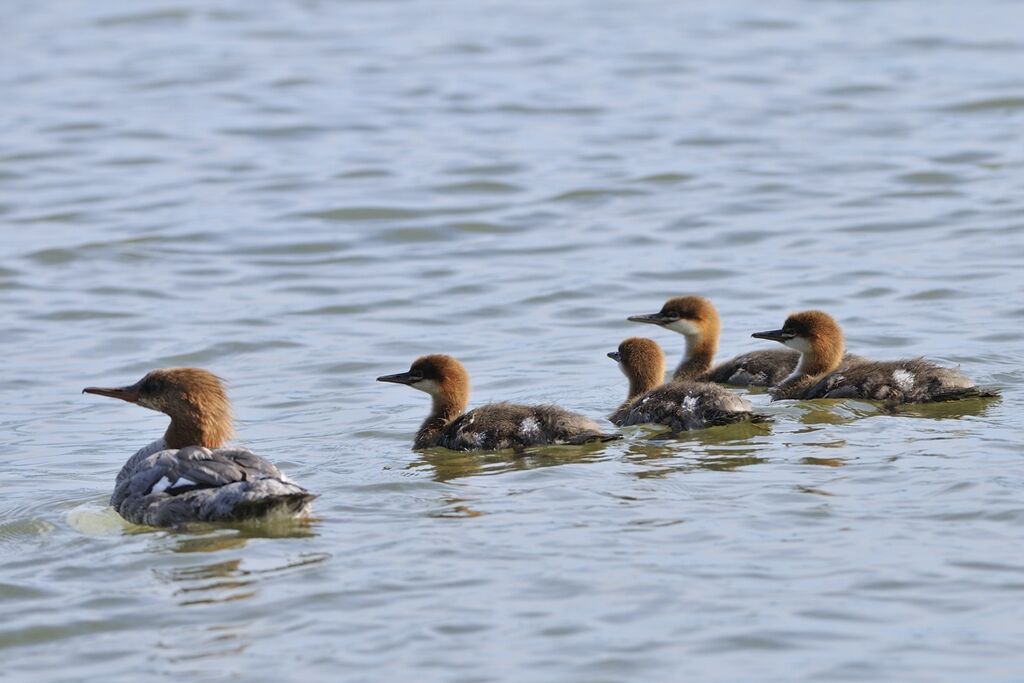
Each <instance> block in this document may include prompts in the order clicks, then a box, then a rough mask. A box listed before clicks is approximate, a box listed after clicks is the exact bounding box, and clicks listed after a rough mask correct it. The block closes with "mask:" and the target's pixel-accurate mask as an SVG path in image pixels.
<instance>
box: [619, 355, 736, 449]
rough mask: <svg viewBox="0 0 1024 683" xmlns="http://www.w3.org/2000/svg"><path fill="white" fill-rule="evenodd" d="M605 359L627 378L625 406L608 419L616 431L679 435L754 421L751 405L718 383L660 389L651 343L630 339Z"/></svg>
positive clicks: (660, 369) (660, 363)
mask: <svg viewBox="0 0 1024 683" xmlns="http://www.w3.org/2000/svg"><path fill="white" fill-rule="evenodd" d="M608 357H609V358H611V359H612V360H614V361H616V362H617V363H618V364H619V369H620V370H622V374H624V375H625V376H626V378H627V379H629V394H628V395H627V397H626V400H625V402H624V403H623V404H622V405H621V406H619V408H618V409H617V410H616V411H615V412H614V413H612V415H611V417H609V418H608V419H609V420H611V421H612V423H613V424H615V425H618V426H619V427H625V426H628V425H638V424H650V423H654V424H661V425H665V426H667V427H671V428H672V430H673V431H677V432H678V431H686V430H690V429H703V428H705V427H713V426H716V425H725V424H732V423H734V422H741V421H744V420H750V419H752V418H753V417H754V415H753V412H752V411H753V408H752V407H751V405H750V403H748V402H747V401H746V400H745V399H743V398H741V397H740V396H738V395H737V394H734V393H733V392H731V391H729V390H728V389H726V388H725V387H721V386H719V385H717V384H712V383H710V382H695V381H691V380H672V381H671V382H669V383H667V384H662V379H663V378H664V376H665V354H663V353H662V352H661V348H660V347H659V346H658V345H657V344H656V343H655V342H653V341H652V340H650V339H644V338H643V337H630V338H629V339H626V340H624V341H623V342H622V343H621V344H619V350H618V351H611V352H609V353H608Z"/></svg>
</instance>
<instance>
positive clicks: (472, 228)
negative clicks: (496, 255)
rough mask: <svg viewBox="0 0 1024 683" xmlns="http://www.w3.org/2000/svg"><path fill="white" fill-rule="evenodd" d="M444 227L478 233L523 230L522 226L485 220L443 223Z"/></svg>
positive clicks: (490, 233)
mask: <svg viewBox="0 0 1024 683" xmlns="http://www.w3.org/2000/svg"><path fill="white" fill-rule="evenodd" d="M445 227H447V228H450V229H452V230H457V231H459V232H466V233H470V234H478V235H510V234H515V233H518V232H522V231H523V228H521V227H519V226H517V225H503V224H501V223H489V222H485V221H460V222H456V223H445Z"/></svg>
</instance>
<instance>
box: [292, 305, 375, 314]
mask: <svg viewBox="0 0 1024 683" xmlns="http://www.w3.org/2000/svg"><path fill="white" fill-rule="evenodd" d="M365 311H366V307H365V306H351V305H349V306H346V305H343V304H334V305H330V306H318V307H316V308H307V309H305V310H302V311H293V312H291V313H288V315H314V316H321V315H353V314H355V313H363V312H365Z"/></svg>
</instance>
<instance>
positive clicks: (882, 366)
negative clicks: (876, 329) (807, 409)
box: [751, 311, 996, 405]
mask: <svg viewBox="0 0 1024 683" xmlns="http://www.w3.org/2000/svg"><path fill="white" fill-rule="evenodd" d="M751 336H753V337H755V338H757V339H770V340H773V341H777V342H780V343H782V344H785V345H786V346H788V347H789V348H791V349H795V350H796V351H798V352H799V353H800V363H799V365H798V366H797V367H796V368H795V369H794V371H793V372H792V374H790V375H789V376H788V377H786V378H785V379H784V380H783V381H782V382H780V383H779V384H778V385H776V386H775V387H773V388H772V389H771V390H769V393H770V394H771V395H772V400H779V399H784V398H798V399H813V398H859V399H867V400H874V401H884V402H885V403H887V404H889V405H895V404H900V403H926V402H932V401H950V400H956V399H961V398H967V397H971V396H995V395H996V394H994V393H992V392H989V391H985V390H980V389H978V387H976V386H975V385H974V382H972V381H971V380H970V379H968V378H967V377H965V376H964V375H963V374H961V373H960V372H959V371H958V370H952V369H950V368H944V367H941V366H938V365H936V364H934V363H932V362H930V361H927V360H924V359H923V358H914V359H909V360H898V361H884V362H878V361H866V360H865V361H861V362H859V363H855V364H852V365H848V366H846V367H840V364H841V362H842V356H843V332H842V330H841V329H840V328H839V325H838V324H837V323H836V321H835V320H833V319H832V317H831V316H829V315H828V314H826V313H823V312H821V311H804V312H802V313H794V314H793V315H791V316H789V317H788V318H786V322H785V324H784V325H783V326H782V328H781V329H778V330H770V331H767V332H755V333H754V334H753V335H751Z"/></svg>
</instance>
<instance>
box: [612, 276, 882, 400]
mask: <svg viewBox="0 0 1024 683" xmlns="http://www.w3.org/2000/svg"><path fill="white" fill-rule="evenodd" d="M629 320H632V321H633V322H640V323H649V324H653V325H658V326H659V327H664V328H665V329H668V330H672V331H673V332H676V333H678V334H681V335H683V336H684V337H685V338H686V351H685V353H684V355H683V359H682V361H681V362H680V363H679V366H678V367H677V368H676V369H675V372H674V373H673V375H672V379H675V380H693V381H698V382H717V383H719V384H731V385H733V386H753V387H771V386H775V385H777V384H778V383H779V382H781V381H783V380H784V379H785V378H786V377H788V376H789V375H791V374H792V373H793V371H794V370H795V369H796V366H797V364H798V363H799V362H800V354H799V353H798V352H796V351H791V350H789V349H769V350H757V351H750V352H748V353H744V354H741V355H739V356H735V357H733V358H730V359H729V360H726V361H722V362H721V363H718V364H717V365H715V364H714V357H715V352H716V351H717V350H718V337H719V333H720V331H721V322H720V320H719V317H718V311H716V310H715V307H714V305H712V303H711V302H710V301H709V300H708V299H705V298H704V297H701V296H679V297H673V298H671V299H669V300H668V301H666V302H665V304H664V305H663V306H662V307H661V310H660V311H659V312H657V313H649V314H645V315H633V316H630V317H629ZM861 360H863V359H861V358H859V357H858V356H854V355H852V354H847V355H846V357H845V358H844V359H843V364H844V366H845V365H849V364H853V363H856V362H859V361H861Z"/></svg>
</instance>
